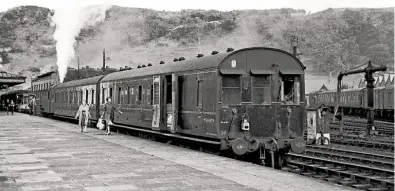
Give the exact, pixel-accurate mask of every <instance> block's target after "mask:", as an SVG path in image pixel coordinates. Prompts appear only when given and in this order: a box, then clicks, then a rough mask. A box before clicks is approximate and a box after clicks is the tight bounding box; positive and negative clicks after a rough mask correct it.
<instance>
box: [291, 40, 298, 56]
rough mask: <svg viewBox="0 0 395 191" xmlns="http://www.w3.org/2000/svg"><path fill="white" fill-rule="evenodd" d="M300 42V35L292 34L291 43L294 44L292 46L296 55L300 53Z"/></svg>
mask: <svg viewBox="0 0 395 191" xmlns="http://www.w3.org/2000/svg"><path fill="white" fill-rule="evenodd" d="M298 43H299V39H298V37H297V36H292V37H291V45H292V48H293V51H294V52H293V53H294V55H295V56H297V55H298V50H297V48H298Z"/></svg>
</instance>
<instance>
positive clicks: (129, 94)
mask: <svg viewBox="0 0 395 191" xmlns="http://www.w3.org/2000/svg"><path fill="white" fill-rule="evenodd" d="M130 91H132V90H130V86H129V87H128V94H127V96H128V104H130V96H132V95H131V93H129V92H130Z"/></svg>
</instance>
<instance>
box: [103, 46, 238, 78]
mask: <svg viewBox="0 0 395 191" xmlns="http://www.w3.org/2000/svg"><path fill="white" fill-rule="evenodd" d="M230 53H233V52H229V53H219V54H216V55H209V56H204V57H201V58H195V59H192V60H188V59H186V60H183V61H178V62H170V63H165V64H156V65H153V66H150V67H145V68H137V69H133V70H125V71H121V72H114V73H111V74H108V75H106V76H105V77H104V78H103V80H102V82H108V81H115V80H120V79H128V78H132V77H133V78H135V77H140V76H149V75H155V74H165V73H171V72H179V71H188V70H198V69H205V68H213V67H217V66H218V65H219V64H220V63H221V61H222V60H223V59H224V58H225V57H226V56H227V55H229V54H230Z"/></svg>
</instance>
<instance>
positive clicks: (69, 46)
mask: <svg viewBox="0 0 395 191" xmlns="http://www.w3.org/2000/svg"><path fill="white" fill-rule="evenodd" d="M111 6H112V5H94V6H88V7H81V6H80V7H79V6H74V7H62V8H57V9H55V13H54V15H53V16H52V18H51V19H52V24H53V25H56V30H55V33H54V35H53V37H54V39H55V40H56V54H57V62H56V65H57V66H58V72H59V80H60V83H62V82H63V80H64V78H65V76H66V73H67V67H68V66H69V64H70V62H71V61H72V60H73V59H74V56H75V52H74V48H75V43H76V40H75V37H77V35H78V34H79V33H80V31H81V29H82V28H84V27H86V26H90V25H95V24H96V23H98V22H100V21H102V20H104V19H105V16H106V11H107V10H108V9H109V8H111Z"/></svg>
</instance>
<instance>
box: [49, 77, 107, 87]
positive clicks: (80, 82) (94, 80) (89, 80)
mask: <svg viewBox="0 0 395 191" xmlns="http://www.w3.org/2000/svg"><path fill="white" fill-rule="evenodd" d="M103 76H104V75H100V76H94V77H90V78H84V79H80V80H73V81H68V82H65V83H61V84H58V85H57V86H55V89H57V88H68V87H75V86H85V85H91V84H95V83H97V82H98V81H99V80H100V79H101V78H102V77H103Z"/></svg>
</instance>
